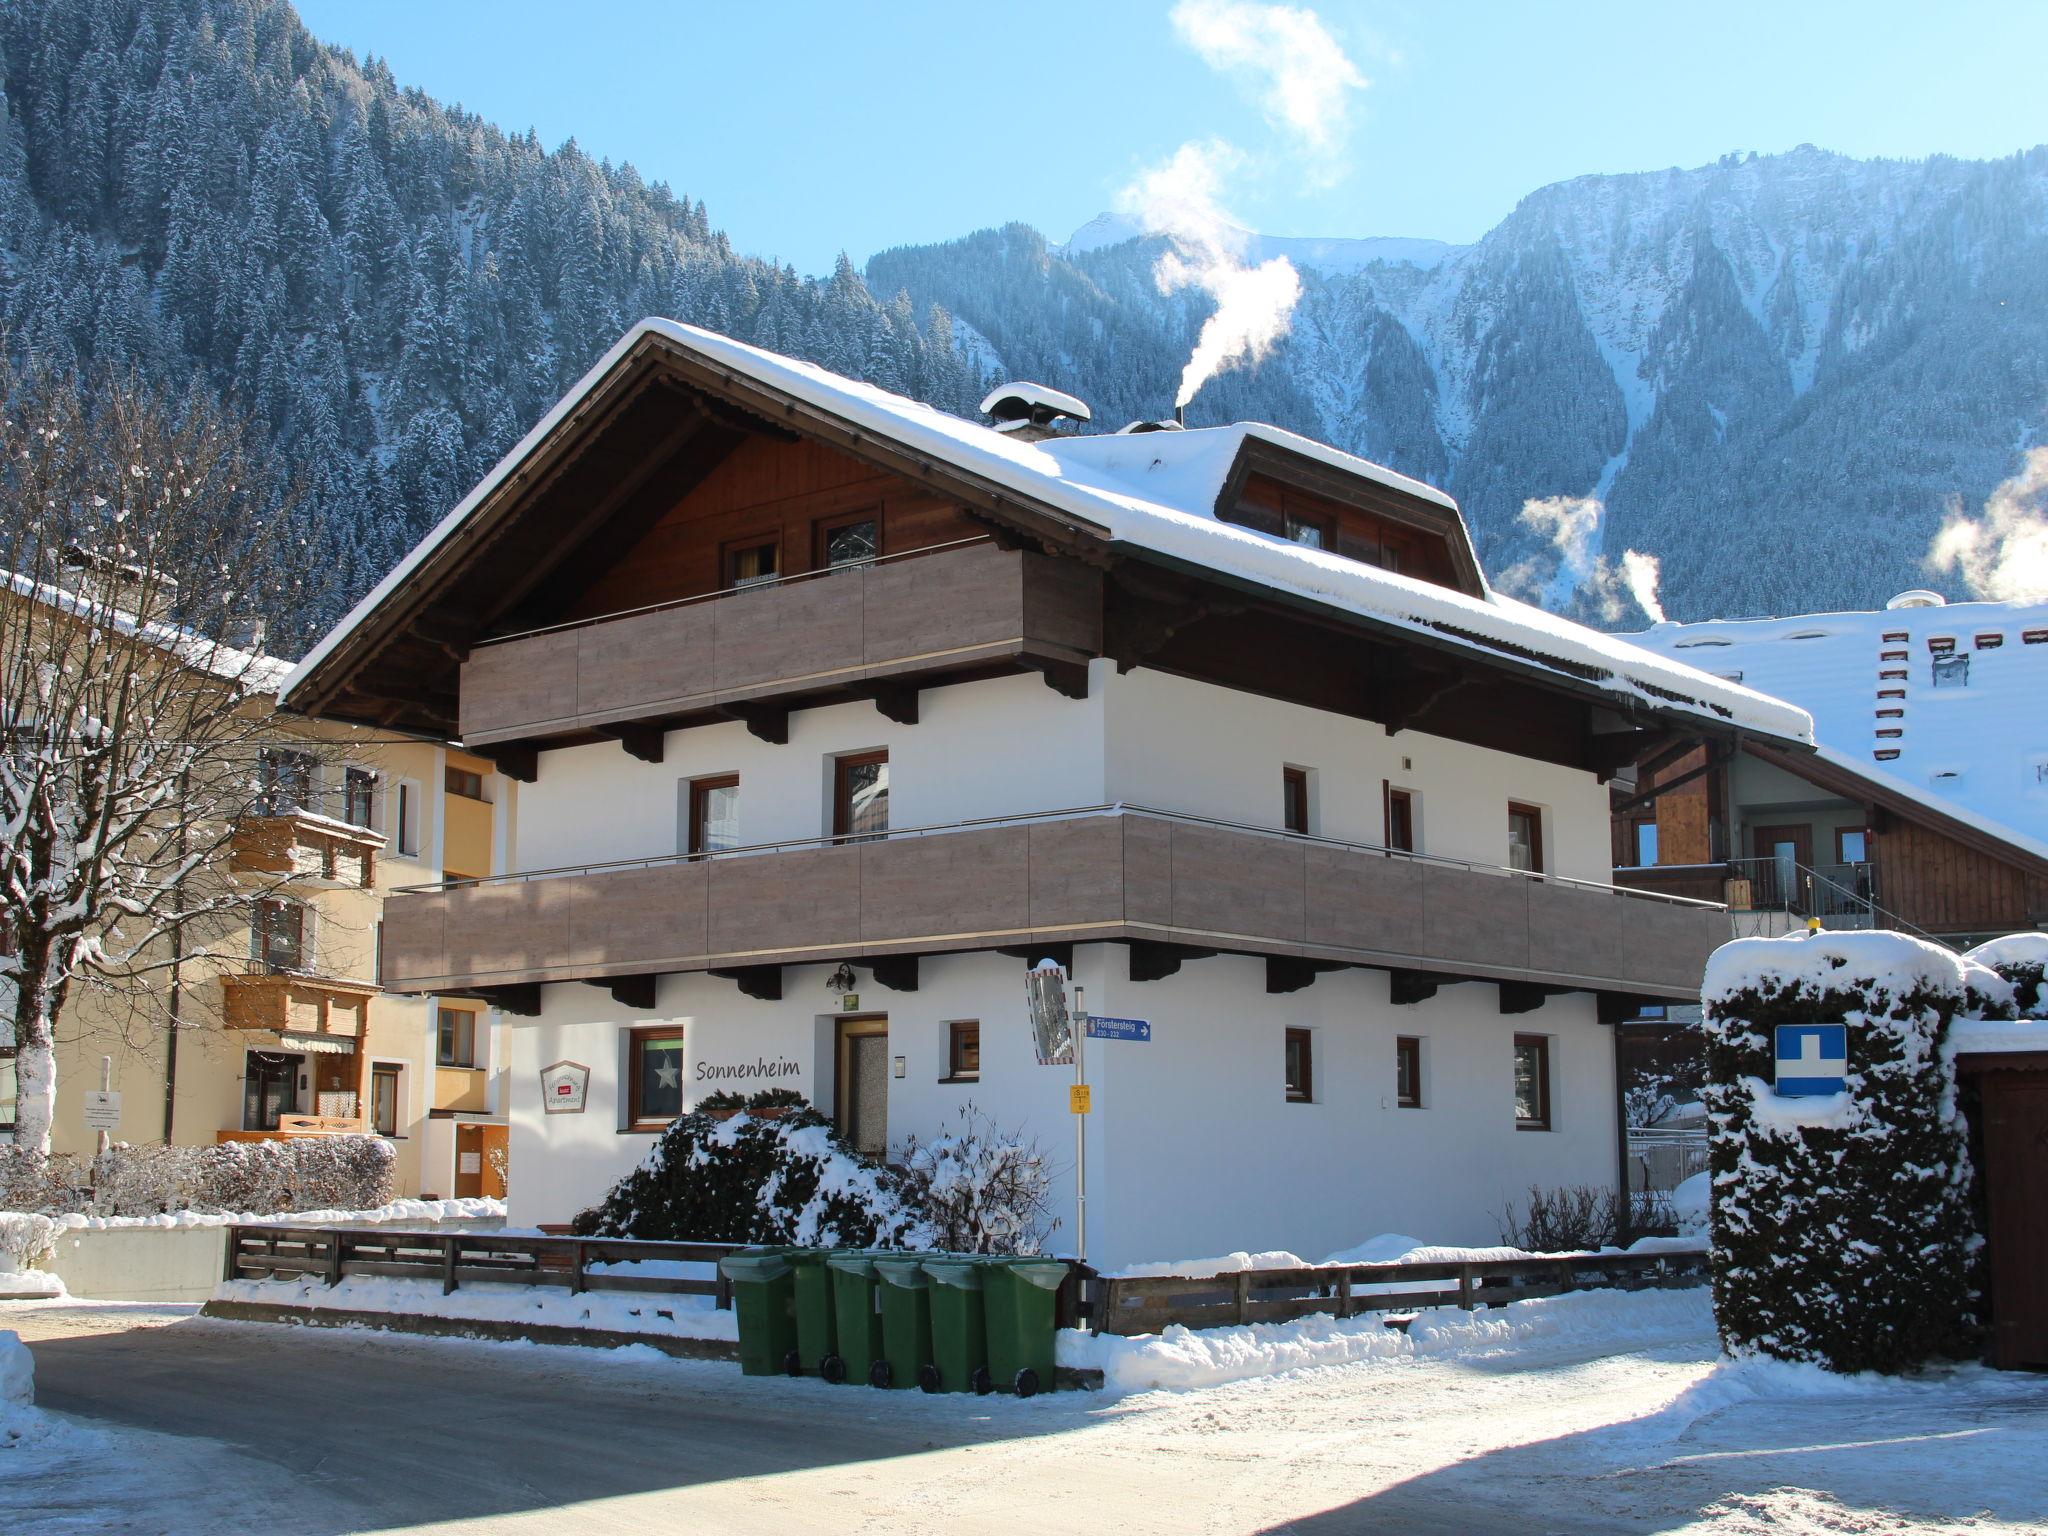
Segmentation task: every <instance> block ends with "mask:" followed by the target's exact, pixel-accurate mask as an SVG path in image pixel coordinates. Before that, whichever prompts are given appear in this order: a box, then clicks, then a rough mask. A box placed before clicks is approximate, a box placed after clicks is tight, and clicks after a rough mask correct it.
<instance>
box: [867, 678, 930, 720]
mask: <svg viewBox="0 0 2048 1536" xmlns="http://www.w3.org/2000/svg"><path fill="white" fill-rule="evenodd" d="M917 692H918V690H917V685H916V684H915V683H874V684H871V685H869V687H868V690H867V695H868V697H869V698H871V699H873V700H874V701H875V708H876V709H878V710H880V711H881V712H882V717H883V718H884V719H886V720H894V721H895V722H896V723H897V724H898V725H915V724H917Z"/></svg>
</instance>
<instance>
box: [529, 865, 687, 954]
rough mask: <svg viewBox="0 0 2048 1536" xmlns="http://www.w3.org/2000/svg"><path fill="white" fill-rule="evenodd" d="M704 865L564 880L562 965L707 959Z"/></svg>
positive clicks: (668, 867)
mask: <svg viewBox="0 0 2048 1536" xmlns="http://www.w3.org/2000/svg"><path fill="white" fill-rule="evenodd" d="M710 869H711V865H709V864H707V863H696V864H663V865H659V866H657V867H655V868H653V869H622V870H614V871H611V872H609V873H605V874H597V875H578V876H572V877H565V879H564V881H563V883H564V884H567V885H571V886H573V887H574V888H575V889H574V893H573V895H572V896H571V897H570V903H569V947H568V949H567V950H566V951H565V955H566V963H567V964H570V965H577V966H592V967H603V966H610V965H616V964H624V963H629V962H634V961H646V960H651V959H671V958H674V957H676V956H694V955H702V954H705V953H706V952H707V951H708V950H709V948H710V926H709V925H710V913H709V905H708V895H709V888H710Z"/></svg>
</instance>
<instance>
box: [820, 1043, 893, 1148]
mask: <svg viewBox="0 0 2048 1536" xmlns="http://www.w3.org/2000/svg"><path fill="white" fill-rule="evenodd" d="M837 1089H838V1091H837V1092H836V1093H835V1094H834V1095H833V1103H834V1105H835V1113H834V1115H833V1118H834V1119H835V1120H836V1121H837V1122H838V1124H839V1134H840V1135H842V1136H844V1137H845V1138H846V1139H847V1140H848V1141H850V1142H852V1143H853V1145H854V1146H856V1147H858V1148H859V1149H860V1150H861V1151H863V1152H865V1153H867V1154H868V1156H870V1157H875V1158H879V1157H882V1156H883V1155H884V1154H886V1153H887V1152H888V1150H889V1020H888V1018H887V1017H886V1016H885V1015H881V1014H870V1015H868V1016H866V1017H863V1018H857V1019H841V1020H840V1021H839V1063H838V1074H837Z"/></svg>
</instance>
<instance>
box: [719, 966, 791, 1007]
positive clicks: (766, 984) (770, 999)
mask: <svg viewBox="0 0 2048 1536" xmlns="http://www.w3.org/2000/svg"><path fill="white" fill-rule="evenodd" d="M711 974H712V975H714V976H721V977H723V978H724V979H725V980H727V981H730V982H733V983H734V984H736V985H737V986H738V987H739V989H740V991H741V992H743V993H745V994H746V995H747V996H748V997H751V998H754V999H756V1000H758V1001H760V1002H764V1003H779V1002H781V1001H782V967H781V966H779V965H737V966H733V967H732V968H730V969H728V970H714V971H713V972H712V973H711Z"/></svg>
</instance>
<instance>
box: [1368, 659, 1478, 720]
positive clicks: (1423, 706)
mask: <svg viewBox="0 0 2048 1536" xmlns="http://www.w3.org/2000/svg"><path fill="white" fill-rule="evenodd" d="M1474 681H1475V679H1474V677H1473V675H1472V674H1471V673H1470V672H1424V671H1416V672H1412V673H1411V674H1410V675H1409V676H1408V677H1407V678H1405V679H1403V680H1402V681H1401V682H1398V683H1394V684H1392V685H1391V686H1389V687H1387V688H1385V689H1383V690H1381V691H1380V693H1379V694H1378V696H1377V697H1376V698H1375V699H1374V700H1373V707H1372V713H1373V715H1374V716H1375V718H1377V719H1378V720H1379V722H1380V724H1381V725H1382V726H1383V727H1384V728H1385V730H1386V733H1387V734H1388V735H1389V736H1392V735H1395V734H1397V733H1398V732H1401V731H1405V730H1407V729H1408V727H1409V726H1411V725H1413V724H1415V722H1416V721H1418V720H1420V719H1421V718H1422V717H1423V716H1424V715H1426V714H1428V713H1429V712H1430V710H1432V709H1434V708H1435V707H1436V706H1437V704H1438V703H1439V702H1441V701H1442V700H1443V699H1445V698H1447V697H1448V696H1449V695H1451V694H1453V693H1455V692H1457V690H1458V689H1460V688H1463V687H1466V686H1467V685H1468V684H1470V683H1472V682H1474Z"/></svg>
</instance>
